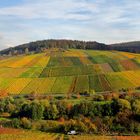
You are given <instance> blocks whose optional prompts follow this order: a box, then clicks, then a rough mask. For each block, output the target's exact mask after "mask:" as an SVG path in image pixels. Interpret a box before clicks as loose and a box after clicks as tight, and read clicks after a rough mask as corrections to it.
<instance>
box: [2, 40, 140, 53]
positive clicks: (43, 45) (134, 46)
mask: <svg viewBox="0 0 140 140" xmlns="http://www.w3.org/2000/svg"><path fill="white" fill-rule="evenodd" d="M48 48H63V49H71V48H74V49H92V50H118V51H126V52H134V53H140V41H134V42H126V43H117V44H111V45H107V44H103V43H99V42H96V41H78V40H65V39H61V40H55V39H50V40H41V41H35V42H30V43H26V44H22V45H18V46H16V47H11V48H7V49H4V50H2V51H0V55H9V54H10V55H15V54H24V53H31V52H33V53H40V52H42V51H43V50H45V49H48Z"/></svg>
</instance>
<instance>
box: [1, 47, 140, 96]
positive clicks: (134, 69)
mask: <svg viewBox="0 0 140 140" xmlns="http://www.w3.org/2000/svg"><path fill="white" fill-rule="evenodd" d="M139 79H140V55H139V54H133V53H125V52H117V51H93V50H76V49H70V50H67V51H64V50H60V49H48V50H47V51H46V52H45V53H39V54H33V55H22V56H21V55H20V56H14V57H8V58H7V59H2V60H0V91H1V92H0V94H1V96H2V95H3V94H29V93H37V94H51V95H55V94H64V95H66V94H71V93H73V94H78V93H83V92H89V93H92V94H93V93H94V92H96V93H98V92H103V93H104V92H108V91H109V92H112V91H128V90H135V88H136V87H140V81H139Z"/></svg>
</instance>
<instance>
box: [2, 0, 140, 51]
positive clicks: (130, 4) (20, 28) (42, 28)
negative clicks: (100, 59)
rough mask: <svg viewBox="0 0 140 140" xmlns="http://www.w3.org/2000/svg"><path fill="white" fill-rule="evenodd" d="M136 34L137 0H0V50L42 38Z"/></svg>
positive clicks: (139, 33)
mask: <svg viewBox="0 0 140 140" xmlns="http://www.w3.org/2000/svg"><path fill="white" fill-rule="evenodd" d="M139 37H140V0H0V49H3V48H6V47H10V46H15V45H18V44H22V43H26V42H30V41H35V40H43V39H62V38H64V39H78V40H93V41H98V42H102V43H115V42H126V41H133V40H140V39H139Z"/></svg>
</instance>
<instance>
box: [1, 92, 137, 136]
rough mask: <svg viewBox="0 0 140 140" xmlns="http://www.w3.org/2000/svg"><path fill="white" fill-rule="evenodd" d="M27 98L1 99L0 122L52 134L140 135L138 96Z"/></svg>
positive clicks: (6, 125)
mask: <svg viewBox="0 0 140 140" xmlns="http://www.w3.org/2000/svg"><path fill="white" fill-rule="evenodd" d="M29 97H31V96H28V98H23V97H20V98H13V97H7V98H3V99H0V114H1V117H4V118H5V120H4V121H0V125H1V126H4V127H13V128H24V129H32V130H40V131H44V132H53V133H54V132H59V133H67V132H68V131H70V130H76V131H77V132H80V133H92V134H100V135H101V134H105V135H110V134H114V135H115V134H117V135H119V134H120V135H122V134H129V135H139V134H140V98H139V96H136V95H135V96H128V95H118V94H109V95H104V96H103V95H95V96H93V97H92V98H91V97H90V98H91V100H85V101H81V102H80V103H79V102H75V103H71V102H69V101H68V100H66V99H63V98H62V99H60V98H59V99H55V98H49V99H48V98H45V97H43V99H41V98H40V99H39V98H37V97H35V96H34V98H33V96H32V98H29ZM78 98H79V97H78ZM75 100H76V98H75ZM6 118H7V119H6Z"/></svg>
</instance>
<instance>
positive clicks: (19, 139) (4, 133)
mask: <svg viewBox="0 0 140 140" xmlns="http://www.w3.org/2000/svg"><path fill="white" fill-rule="evenodd" d="M33 139H36V140H139V139H140V136H94V135H75V136H73V135H72V136H70V135H65V134H58V133H45V132H39V131H25V130H19V129H12V128H0V140H33Z"/></svg>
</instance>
